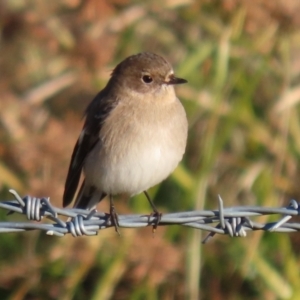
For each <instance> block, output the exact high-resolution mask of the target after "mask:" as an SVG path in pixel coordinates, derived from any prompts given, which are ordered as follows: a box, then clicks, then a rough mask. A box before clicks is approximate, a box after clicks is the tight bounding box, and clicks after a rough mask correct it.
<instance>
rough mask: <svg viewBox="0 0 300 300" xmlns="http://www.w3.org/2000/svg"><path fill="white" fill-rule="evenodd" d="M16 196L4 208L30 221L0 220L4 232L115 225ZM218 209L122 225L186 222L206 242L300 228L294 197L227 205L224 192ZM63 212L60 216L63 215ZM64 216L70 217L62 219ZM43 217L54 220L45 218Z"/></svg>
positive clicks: (77, 231) (82, 231) (128, 218)
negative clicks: (274, 204)
mask: <svg viewBox="0 0 300 300" xmlns="http://www.w3.org/2000/svg"><path fill="white" fill-rule="evenodd" d="M9 192H10V193H11V194H13V195H14V197H15V200H9V201H3V202H0V208H3V209H6V210H8V214H12V213H19V214H24V215H26V217H27V219H28V220H29V222H28V221H27V222H0V233H5V232H6V233H7V232H19V231H28V230H44V231H46V234H48V235H56V236H64V235H66V234H72V235H73V236H74V237H77V236H82V235H86V236H90V235H97V234H98V232H99V230H102V229H106V228H110V227H114V226H115V225H114V224H113V223H112V222H111V218H110V214H108V213H103V212H97V211H96V210H92V211H90V210H84V209H75V208H72V209H67V208H64V209H62V208H58V207H54V206H53V205H52V204H51V203H50V199H49V198H36V197H32V196H25V197H23V198H21V197H20V195H19V194H18V193H17V192H16V191H15V190H12V189H11V190H9ZM218 204H219V207H218V209H217V210H201V211H187V212H178V213H166V214H162V215H161V216H160V220H159V222H158V220H157V217H156V216H152V215H141V214H137V215H119V216H118V226H119V227H120V228H122V227H123V228H138V227H146V226H154V227H156V225H157V226H167V225H182V226H188V227H192V228H196V229H200V230H205V231H208V232H209V234H208V235H207V237H206V238H205V239H204V240H203V243H206V242H207V241H208V240H209V239H210V238H211V237H212V236H214V235H215V234H227V235H229V236H231V237H245V236H246V235H247V234H246V233H247V231H255V230H264V231H270V232H295V231H299V230H300V223H291V222H288V221H289V220H290V219H291V218H292V217H293V216H298V215H299V210H300V205H299V203H297V201H296V200H291V201H290V203H289V205H288V206H286V207H278V208H271V207H259V206H244V207H243V206H240V207H231V208H224V206H223V200H222V198H221V196H219V197H218ZM275 214H278V215H280V216H281V217H280V219H279V220H278V221H276V222H269V223H265V224H263V223H258V222H254V221H252V220H251V219H250V217H255V216H262V215H275ZM59 216H60V217H59ZM61 217H67V220H66V221H64V220H62V218H61ZM43 218H46V219H48V220H50V221H51V223H45V222H41V221H42V219H43Z"/></svg>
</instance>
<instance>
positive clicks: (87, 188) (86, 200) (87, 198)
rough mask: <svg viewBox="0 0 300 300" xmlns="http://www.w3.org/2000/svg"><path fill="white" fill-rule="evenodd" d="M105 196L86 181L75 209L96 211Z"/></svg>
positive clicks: (79, 193)
mask: <svg viewBox="0 0 300 300" xmlns="http://www.w3.org/2000/svg"><path fill="white" fill-rule="evenodd" d="M105 196H106V194H105V193H103V192H101V191H99V190H98V189H96V188H95V187H94V186H92V185H89V184H87V183H86V182H85V180H84V181H83V182H82V184H81V187H80V190H79V192H78V195H77V197H76V200H75V204H74V208H81V209H89V210H91V209H94V208H95V207H96V205H97V204H98V203H99V202H100V201H101V200H102V199H103V198H104V197H105Z"/></svg>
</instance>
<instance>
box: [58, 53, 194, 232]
mask: <svg viewBox="0 0 300 300" xmlns="http://www.w3.org/2000/svg"><path fill="white" fill-rule="evenodd" d="M186 82H187V81H186V80H185V79H181V78H177V77H175V75H174V72H173V69H172V66H171V65H170V64H169V63H168V62H167V61H166V60H165V59H164V58H162V57H161V56H159V55H156V54H153V53H148V52H145V53H139V54H136V55H132V56H130V57H128V58H126V59H125V60H124V61H122V62H121V63H120V64H119V65H117V67H116V68H115V69H114V70H113V72H112V75H111V78H110V80H109V82H108V84H107V85H106V87H105V88H104V89H103V90H102V91H100V92H99V93H98V95H97V96H96V97H95V98H94V100H93V101H92V102H91V103H90V104H89V106H88V107H87V109H86V119H85V123H84V126H83V130H82V132H81V134H80V136H79V138H78V140H77V143H76V145H75V148H74V151H73V154H72V158H71V163H70V167H69V171H68V176H67V179H66V183H65V191H64V195H63V206H67V205H69V204H70V203H71V202H72V200H73V197H74V195H75V192H76V190H77V187H78V183H79V179H80V176H81V173H82V171H83V173H84V177H85V178H84V181H83V183H82V185H81V188H80V190H79V192H78V195H77V198H76V200H75V205H74V207H76V208H83V209H93V208H94V207H95V206H96V205H97V203H98V202H100V201H101V200H102V199H103V198H104V197H105V196H106V195H109V196H110V201H111V216H112V215H113V214H114V215H115V216H116V214H115V212H114V207H113V203H112V196H113V195H116V194H128V195H130V196H133V195H136V194H139V193H141V192H145V195H146V196H147V198H148V200H149V202H150V204H151V206H152V208H153V210H154V213H155V214H158V212H157V210H156V208H155V206H154V204H153V203H152V201H151V199H150V198H149V196H148V194H147V192H146V190H147V189H149V188H150V187H152V186H154V185H156V184H158V183H160V182H161V181H162V180H164V179H165V178H166V177H167V176H169V175H170V173H171V172H173V170H174V169H175V168H176V166H177V165H178V163H179V162H180V160H181V159H182V156H183V154H184V152H185V147H186V140H187V129H188V124H187V119H186V114H185V111H184V108H183V106H182V105H181V103H180V101H179V100H178V98H177V97H176V94H175V90H174V85H176V84H181V83H186ZM113 218H114V220H112V221H115V226H116V223H117V219H116V217H113Z"/></svg>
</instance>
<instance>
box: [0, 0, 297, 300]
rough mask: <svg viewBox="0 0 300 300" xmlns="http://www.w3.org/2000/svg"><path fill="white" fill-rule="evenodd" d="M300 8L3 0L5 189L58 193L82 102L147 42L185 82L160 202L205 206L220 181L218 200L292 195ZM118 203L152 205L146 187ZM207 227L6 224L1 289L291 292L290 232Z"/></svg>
mask: <svg viewBox="0 0 300 300" xmlns="http://www.w3.org/2000/svg"><path fill="white" fill-rule="evenodd" d="M299 11H300V2H299V1H298V0H274V1H265V0H252V1H247V0H222V1H220V0H202V1H200V0H199V1H193V0H166V1H158V0H153V1H141V0H140V1H139V0H136V1H130V0H107V1H104V0H102V1H99V0H88V1H84V0H61V1H42V0H26V1H25V0H2V1H1V2H0V192H1V200H8V199H12V197H11V196H10V195H9V194H8V189H9V188H14V189H16V190H17V191H18V192H19V193H20V195H26V194H30V195H33V196H50V197H51V202H52V203H53V204H54V205H56V206H61V197H62V193H63V186H64V180H65V177H66V174H67V169H68V164H69V161H70V156H71V153H72V150H73V146H74V144H75V142H76V139H77V137H78V135H79V132H80V130H81V127H82V125H83V121H82V117H83V112H84V109H85V107H86V106H87V104H88V103H89V102H90V101H91V100H92V98H93V97H94V95H95V94H96V93H97V92H98V91H99V90H100V89H102V88H103V87H104V86H105V84H106V82H107V80H108V79H109V76H110V73H111V71H112V69H113V68H114V66H115V65H116V64H117V63H119V62H120V61H121V60H123V59H124V58H125V57H127V56H128V55H131V54H134V53H137V52H141V51H152V52H155V53H158V54H161V55H162V56H164V57H165V58H167V59H168V60H169V61H170V62H171V63H172V64H173V66H174V69H175V72H176V74H177V75H178V76H179V77H183V78H186V79H187V80H188V82H189V83H188V84H186V85H182V86H179V87H178V88H177V94H178V96H179V98H180V99H181V100H182V102H183V105H184V106H185V109H186V111H187V114H188V118H189V126H190V130H189V140H188V146H187V151H186V154H185V157H184V159H183V161H182V163H181V165H180V166H179V167H178V168H177V169H176V171H175V172H174V174H172V176H170V178H168V180H166V181H165V182H163V183H162V184H161V185H160V186H158V187H155V188H153V189H151V190H150V194H151V196H152V197H153V199H154V202H155V203H156V205H157V207H158V208H159V210H160V211H162V212H177V211H185V210H194V209H214V208H217V195H218V194H221V196H222V198H223V200H224V202H225V206H236V205H259V206H280V205H285V204H287V203H288V201H289V200H290V199H291V198H295V199H296V200H298V201H300V189H299V177H300V169H299V167H298V161H299V158H300V138H299V136H300V112H299V105H298V102H299V100H300V27H299V26H300V18H299ZM115 204H116V207H117V211H118V212H119V213H121V214H122V213H149V212H150V211H151V209H150V207H149V204H148V203H147V201H146V199H145V197H144V196H143V195H139V196H136V197H134V198H133V199H131V200H130V201H129V200H128V199H119V200H118V199H116V201H115ZM98 209H99V210H104V211H107V209H108V201H103V203H101V204H100V205H99V207H98ZM0 214H1V220H2V221H8V220H9V221H11V220H23V221H24V217H22V216H16V215H12V216H6V212H5V211H1V212H0ZM270 220H272V218H270V217H262V218H260V219H259V221H261V222H266V221H270ZM298 221H299V220H298ZM205 235H206V233H201V232H199V231H197V230H194V229H190V228H183V227H180V226H170V227H168V228H162V227H160V228H158V230H157V232H156V234H155V236H154V237H153V235H152V231H151V228H144V229H121V237H119V236H118V235H117V234H116V233H115V232H114V229H108V230H103V231H101V232H100V233H99V235H98V236H97V237H82V238H76V239H75V238H73V237H71V236H66V237H63V238H58V237H50V236H46V234H45V233H44V232H42V233H41V232H25V233H19V234H16V233H14V234H1V235H0V245H1V246H0V298H1V299H13V300H18V299H66V300H67V299H117V300H119V299H136V300H138V299H149V300H152V299H163V300H168V299H192V300H194V299H267V300H272V299H300V286H299V281H300V273H299V269H300V268H299V260H300V254H299V249H300V238H299V236H300V235H299V233H295V234H270V233H269V234H268V233H263V232H254V233H249V234H248V236H247V238H244V239H238V238H237V239H231V238H229V237H228V236H215V237H214V238H213V239H211V240H210V241H209V243H208V244H206V245H204V246H203V245H202V244H201V240H202V238H203V237H205Z"/></svg>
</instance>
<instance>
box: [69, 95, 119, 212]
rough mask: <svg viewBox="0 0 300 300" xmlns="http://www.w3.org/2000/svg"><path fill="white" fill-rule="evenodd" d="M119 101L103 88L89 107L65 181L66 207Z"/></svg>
mask: <svg viewBox="0 0 300 300" xmlns="http://www.w3.org/2000/svg"><path fill="white" fill-rule="evenodd" d="M117 103H118V101H117V100H114V101H113V100H112V99H111V98H110V97H109V96H108V95H107V93H106V91H105V90H102V91H101V92H100V93H99V94H98V95H97V96H96V97H95V98H94V100H93V101H92V102H91V103H90V105H89V106H88V107H87V110H86V119H85V123H84V126H83V129H82V132H81V134H80V136H79V138H78V140H77V142H76V145H75V147H74V150H73V154H72V157H71V162H70V166H69V170H68V175H67V179H66V182H65V190H64V194H63V206H64V207H65V206H67V205H69V204H70V203H71V202H72V200H73V198H74V195H75V192H76V190H77V187H78V183H79V180H80V175H81V172H82V168H83V164H84V161H85V159H86V157H87V156H88V155H89V153H90V152H91V150H92V149H93V147H94V146H95V145H96V144H97V142H98V141H99V133H100V130H101V127H102V124H103V122H104V121H105V119H106V117H107V116H108V115H109V113H110V112H111V110H112V109H113V108H114V107H115V106H116V105H117Z"/></svg>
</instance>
